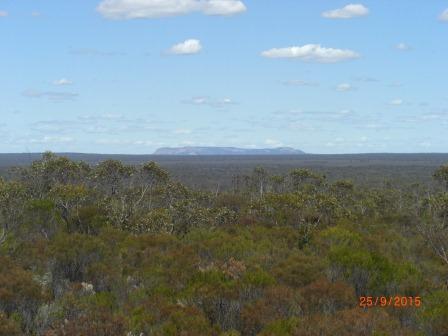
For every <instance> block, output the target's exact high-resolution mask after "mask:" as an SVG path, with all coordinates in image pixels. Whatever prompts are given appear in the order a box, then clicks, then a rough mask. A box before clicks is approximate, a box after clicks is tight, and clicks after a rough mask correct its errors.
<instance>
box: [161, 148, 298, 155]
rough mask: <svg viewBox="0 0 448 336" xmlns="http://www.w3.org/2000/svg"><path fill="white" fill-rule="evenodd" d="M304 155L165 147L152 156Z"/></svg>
mask: <svg viewBox="0 0 448 336" xmlns="http://www.w3.org/2000/svg"><path fill="white" fill-rule="evenodd" d="M298 154H305V153H304V152H302V151H301V150H298V149H294V148H289V147H280V148H259V149H248V148H235V147H174V148H170V147H165V148H159V149H158V150H156V151H155V152H154V155H298Z"/></svg>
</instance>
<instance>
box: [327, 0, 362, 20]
mask: <svg viewBox="0 0 448 336" xmlns="http://www.w3.org/2000/svg"><path fill="white" fill-rule="evenodd" d="M368 14H369V9H368V8H367V7H365V6H364V5H362V4H350V5H347V6H345V7H343V8H339V9H334V10H329V11H326V12H323V13H322V16H323V17H324V18H326V19H351V18H354V17H360V16H366V15H368Z"/></svg>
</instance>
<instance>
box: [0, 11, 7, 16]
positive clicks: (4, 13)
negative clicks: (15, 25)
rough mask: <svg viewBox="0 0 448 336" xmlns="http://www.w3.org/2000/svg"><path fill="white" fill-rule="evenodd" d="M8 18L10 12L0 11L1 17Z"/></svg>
mask: <svg viewBox="0 0 448 336" xmlns="http://www.w3.org/2000/svg"><path fill="white" fill-rule="evenodd" d="M5 16H8V12H6V11H0V17H5Z"/></svg>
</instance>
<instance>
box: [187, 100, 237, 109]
mask: <svg viewBox="0 0 448 336" xmlns="http://www.w3.org/2000/svg"><path fill="white" fill-rule="evenodd" d="M183 102H184V103H186V104H193V105H198V106H209V107H214V108H224V107H226V106H229V105H235V104H236V103H235V102H234V101H233V100H232V99H231V98H227V97H226V98H222V99H211V98H209V97H193V98H192V99H190V100H185V101H183Z"/></svg>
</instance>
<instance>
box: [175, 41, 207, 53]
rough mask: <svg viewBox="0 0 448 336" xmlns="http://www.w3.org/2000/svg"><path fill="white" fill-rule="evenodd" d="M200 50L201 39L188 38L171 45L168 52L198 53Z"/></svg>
mask: <svg viewBox="0 0 448 336" xmlns="http://www.w3.org/2000/svg"><path fill="white" fill-rule="evenodd" d="M201 50H202V45H201V41H199V40H195V39H189V40H186V41H184V42H181V43H178V44H176V45H174V46H172V47H171V48H170V50H169V53H170V54H174V55H193V54H197V53H199V52H200V51H201Z"/></svg>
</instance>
